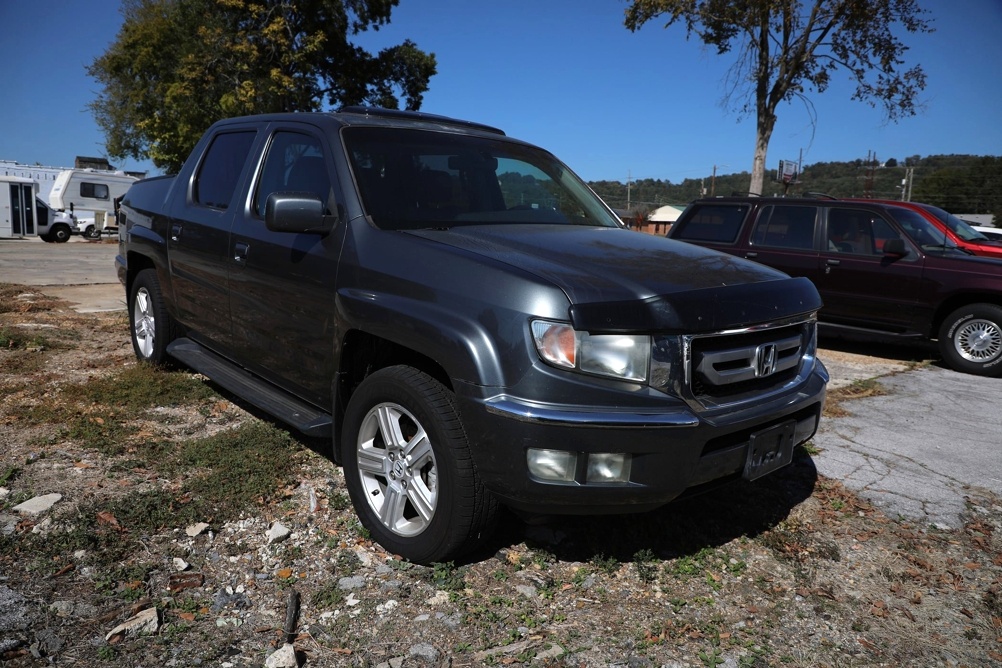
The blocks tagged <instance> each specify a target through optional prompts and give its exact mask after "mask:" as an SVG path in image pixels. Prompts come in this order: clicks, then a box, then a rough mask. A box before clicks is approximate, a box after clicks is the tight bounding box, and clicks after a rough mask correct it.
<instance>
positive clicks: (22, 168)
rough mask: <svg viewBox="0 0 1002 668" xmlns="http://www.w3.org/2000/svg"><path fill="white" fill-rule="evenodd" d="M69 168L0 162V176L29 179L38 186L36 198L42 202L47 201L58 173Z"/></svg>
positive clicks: (9, 161) (10, 161)
mask: <svg viewBox="0 0 1002 668" xmlns="http://www.w3.org/2000/svg"><path fill="white" fill-rule="evenodd" d="M66 169H69V167H43V166H41V165H22V164H20V163H18V162H15V161H14V160H0V176H18V177H20V178H22V179H31V180H32V181H34V182H35V183H37V184H38V197H39V199H41V200H42V201H43V202H48V201H49V193H50V192H52V186H53V185H55V183H56V177H57V176H59V173H60V172H62V171H64V170H66Z"/></svg>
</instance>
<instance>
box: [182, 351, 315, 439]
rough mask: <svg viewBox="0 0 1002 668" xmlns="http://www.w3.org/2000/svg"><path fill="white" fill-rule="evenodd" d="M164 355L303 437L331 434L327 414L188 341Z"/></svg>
mask: <svg viewBox="0 0 1002 668" xmlns="http://www.w3.org/2000/svg"><path fill="white" fill-rule="evenodd" d="M167 354H169V355H170V356H171V357H174V358H175V359H177V360H179V361H181V362H183V363H184V364H186V365H187V366H189V367H191V368H192V369H194V370H195V371H197V372H198V373H201V374H204V375H206V376H208V377H209V378H210V379H211V380H212V382H214V383H217V384H218V385H219V386H220V387H223V388H225V389H226V390H228V391H230V392H232V393H233V394H235V395H237V396H238V397H240V398H241V399H243V400H244V401H246V402H247V403H249V404H251V405H253V406H256V407H257V408H260V409H261V410H263V411H264V412H266V413H268V414H269V415H272V416H274V417H275V418H277V419H279V420H281V421H282V422H285V423H286V424H289V425H291V426H292V427H294V428H295V429H297V430H298V431H301V432H302V433H304V434H306V435H307V436H313V437H320V438H330V437H331V435H332V434H333V433H334V430H333V420H332V419H331V416H330V414H328V413H324V412H323V411H320V410H317V409H316V408H315V407H313V406H311V405H310V404H307V403H306V402H304V401H300V400H299V399H296V398H295V397H294V396H292V395H291V394H289V393H288V392H284V391H282V390H280V389H279V388H277V387H275V386H274V385H272V384H271V383H268V382H266V381H264V380H261V379H260V378H258V377H257V376H254V375H252V374H251V373H249V372H248V371H246V370H244V369H242V368H240V367H239V366H237V365H235V364H233V363H232V362H230V361H229V360H227V359H226V358H224V357H221V356H219V355H217V354H216V353H214V352H212V351H211V350H209V349H207V348H205V347H203V346H201V345H199V344H198V343H195V342H194V341H192V340H191V339H186V338H180V339H177V340H175V341H173V342H171V343H170V344H169V345H168V346H167Z"/></svg>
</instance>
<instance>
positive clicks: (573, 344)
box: [532, 320, 651, 382]
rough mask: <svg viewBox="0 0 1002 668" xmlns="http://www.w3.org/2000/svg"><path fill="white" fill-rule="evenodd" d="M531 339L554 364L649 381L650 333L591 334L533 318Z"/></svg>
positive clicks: (541, 354)
mask: <svg viewBox="0 0 1002 668" xmlns="http://www.w3.org/2000/svg"><path fill="white" fill-rule="evenodd" d="M532 340H533V341H534V342H535V344H536V351H537V352H538V353H539V356H540V357H541V358H543V360H544V361H546V362H547V363H549V364H552V365H554V366H557V367H561V368H564V369H574V370H576V371H581V372H583V373H591V374H595V375H598V376H609V377H611V378H620V379H623V380H632V381H636V382H644V381H646V380H647V368H648V366H649V363H650V357H651V337H649V336H644V335H636V334H589V333H588V332H579V331H576V330H575V329H574V328H572V327H571V326H570V325H569V324H568V323H565V322H552V321H549V320H533V321H532Z"/></svg>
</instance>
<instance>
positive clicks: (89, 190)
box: [80, 181, 108, 199]
mask: <svg viewBox="0 0 1002 668" xmlns="http://www.w3.org/2000/svg"><path fill="white" fill-rule="evenodd" d="M80 196H81V197H89V198H91V199H108V186H106V185H105V184H103V183H87V182H86V181H81V182H80Z"/></svg>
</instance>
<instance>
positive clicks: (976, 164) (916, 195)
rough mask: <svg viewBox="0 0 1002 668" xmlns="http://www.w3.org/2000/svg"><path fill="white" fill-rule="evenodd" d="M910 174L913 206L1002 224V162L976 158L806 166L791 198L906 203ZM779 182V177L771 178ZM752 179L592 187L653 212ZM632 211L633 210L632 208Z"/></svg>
mask: <svg viewBox="0 0 1002 668" xmlns="http://www.w3.org/2000/svg"><path fill="white" fill-rule="evenodd" d="M909 170H911V171H910V174H911V198H910V199H911V200H912V201H914V202H927V203H929V204H934V205H936V206H939V207H942V208H944V209H946V210H947V211H950V212H951V213H990V214H994V215H995V217H996V218H995V219H996V221H997V222H998V221H1002V157H1000V156H976V155H930V156H926V157H924V158H923V157H921V156H918V155H915V156H911V157H909V158H906V159H904V160H902V161H900V162H899V161H898V160H897V159H894V158H892V159H890V160H887V161H886V162H884V163H881V164H877V163H870V164H868V163H867V161H866V160H864V159H859V160H855V161H852V162H818V163H814V164H808V165H804V167H803V170H802V172H801V174H800V177H799V179H798V181H797V183H796V184H793V185H791V186H790V187H789V189H788V191H787V193H786V194H787V195H788V196H790V197H796V196H801V195H805V194H808V193H824V194H826V195H831V196H833V197H872V198H881V199H895V200H896V199H901V192H902V191H901V188H902V187H903V185H904V182H905V179H906V178H907V177H908V175H909ZM769 176H771V177H772V178H775V176H776V173H775V171H773V172H772V174H771V175H769ZM750 178H751V175H750V174H749V173H748V172H740V173H737V174H717V177H716V179H714V178H713V177H712V176H710V175H707V176H706V177H704V178H701V179H686V180H684V181H682V182H681V183H671V182H670V181H667V180H661V179H641V180H638V181H633V182H631V183H629V184H625V183H620V182H619V181H593V182H591V183H590V184H589V185H590V186H591V187H592V189H594V190H595V192H597V193H598V194H599V196H600V197H602V199H604V200H605V201H606V203H608V204H609V206H611V207H612V208H614V209H619V210H627V209H629V210H632V211H640V212H643V211H653V210H654V209H656V208H657V207H659V206H662V205H664V204H674V205H676V206H685V205H686V204H688V203H689V202H691V201H692V200H694V199H696V198H698V197H700V196H701V193H702V194H705V195H706V196H709V195H711V193H712V194H715V195H718V196H719V195H731V194H745V192H746V191H747V189H748V182H749V180H750ZM764 194H765V195H783V184H782V183H777V182H775V181H772V182H769V183H767V187H766V192H765V193H764ZM628 205H629V206H628Z"/></svg>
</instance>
